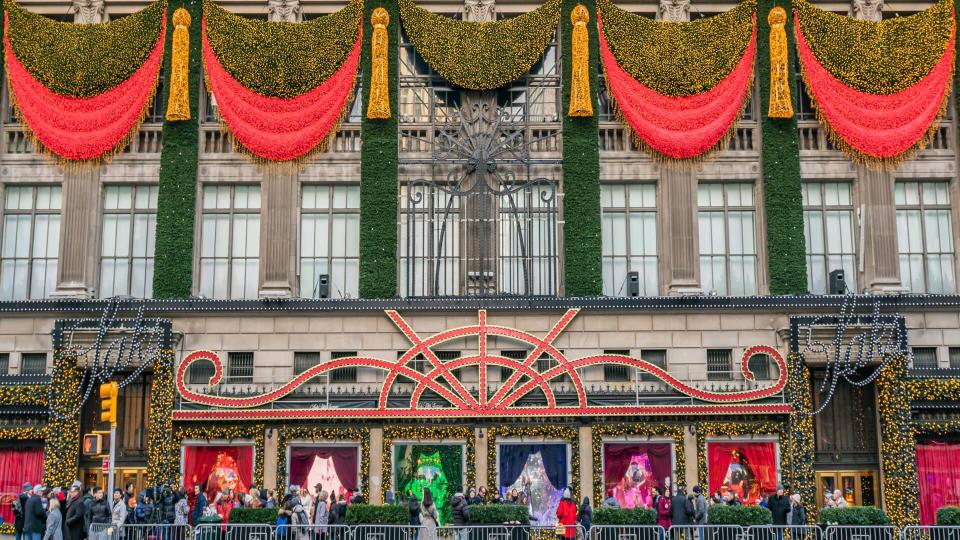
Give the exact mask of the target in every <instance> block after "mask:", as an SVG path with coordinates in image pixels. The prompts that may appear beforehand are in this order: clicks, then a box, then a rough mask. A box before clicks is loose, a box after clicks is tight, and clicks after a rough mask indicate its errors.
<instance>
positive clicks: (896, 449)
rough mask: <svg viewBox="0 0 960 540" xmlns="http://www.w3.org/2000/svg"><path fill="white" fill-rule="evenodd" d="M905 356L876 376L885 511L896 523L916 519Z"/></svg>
mask: <svg viewBox="0 0 960 540" xmlns="http://www.w3.org/2000/svg"><path fill="white" fill-rule="evenodd" d="M906 380H907V357H906V356H903V355H900V356H897V357H896V358H893V359H892V360H891V361H890V363H889V364H887V366H886V367H884V368H883V370H882V371H881V372H880V376H879V377H877V412H878V413H879V416H880V459H881V461H882V465H883V469H882V473H883V474H882V478H881V483H882V485H883V493H884V497H885V498H886V505H885V506H886V509H887V515H888V516H889V517H890V521H891V522H892V523H893V524H894V525H897V526H898V527H903V526H906V525H913V524H916V523H917V518H918V514H919V510H918V507H917V500H918V497H919V494H918V491H917V447H916V441H915V439H914V434H913V427H912V425H911V418H910V395H909V385H906V384H904V381H906Z"/></svg>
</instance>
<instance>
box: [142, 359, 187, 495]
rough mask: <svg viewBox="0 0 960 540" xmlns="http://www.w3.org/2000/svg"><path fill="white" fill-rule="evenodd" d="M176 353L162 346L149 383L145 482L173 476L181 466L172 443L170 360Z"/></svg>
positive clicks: (177, 451)
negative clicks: (148, 424) (150, 383)
mask: <svg viewBox="0 0 960 540" xmlns="http://www.w3.org/2000/svg"><path fill="white" fill-rule="evenodd" d="M175 358H176V355H175V353H174V351H173V350H171V349H164V350H163V351H162V352H161V356H160V359H159V360H157V363H156V365H155V366H154V368H153V384H152V386H151V387H150V428H149V430H148V431H147V484H148V485H156V484H159V483H161V482H163V481H164V480H167V479H170V478H175V477H176V476H177V473H178V472H179V470H180V463H179V457H180V449H179V448H177V447H176V445H174V444H173V441H172V440H171V438H170V434H171V433H173V400H174V394H175V391H174V384H173V364H174V361H175Z"/></svg>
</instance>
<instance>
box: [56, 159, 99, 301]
mask: <svg viewBox="0 0 960 540" xmlns="http://www.w3.org/2000/svg"><path fill="white" fill-rule="evenodd" d="M63 200H64V201H65V202H64V205H63V211H62V213H61V218H60V220H61V221H60V256H59V257H60V258H59V262H58V265H57V290H56V291H55V292H54V293H53V295H54V296H66V297H79V298H86V297H90V296H93V295H94V292H95V284H96V282H97V261H98V260H99V257H98V255H99V244H98V242H97V238H99V236H100V235H99V234H98V230H99V224H100V169H99V168H98V167H84V168H82V169H80V170H68V171H66V172H65V173H64V175H63Z"/></svg>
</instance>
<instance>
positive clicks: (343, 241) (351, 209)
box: [300, 185, 360, 298]
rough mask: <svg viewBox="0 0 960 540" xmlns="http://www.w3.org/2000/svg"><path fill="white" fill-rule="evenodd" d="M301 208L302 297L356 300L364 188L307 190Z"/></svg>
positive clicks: (305, 188)
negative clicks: (362, 190)
mask: <svg viewBox="0 0 960 540" xmlns="http://www.w3.org/2000/svg"><path fill="white" fill-rule="evenodd" d="M300 208H301V214H300V296H303V297H304V298H321V297H323V298H356V297H357V296H358V289H359V264H360V186H356V185H351V186H310V185H307V186H303V197H302V202H301V206H300ZM324 276H326V277H325V278H324ZM324 293H326V294H324Z"/></svg>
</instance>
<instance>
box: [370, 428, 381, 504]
mask: <svg viewBox="0 0 960 540" xmlns="http://www.w3.org/2000/svg"><path fill="white" fill-rule="evenodd" d="M368 501H369V502H370V504H383V428H382V427H372V428H370V498H369V499H368Z"/></svg>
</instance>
